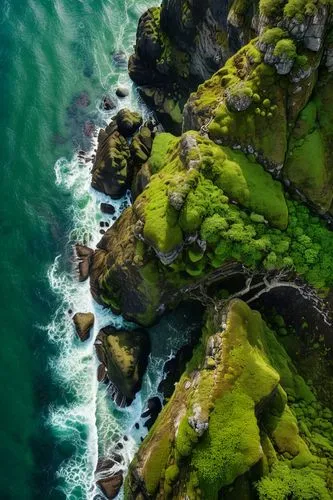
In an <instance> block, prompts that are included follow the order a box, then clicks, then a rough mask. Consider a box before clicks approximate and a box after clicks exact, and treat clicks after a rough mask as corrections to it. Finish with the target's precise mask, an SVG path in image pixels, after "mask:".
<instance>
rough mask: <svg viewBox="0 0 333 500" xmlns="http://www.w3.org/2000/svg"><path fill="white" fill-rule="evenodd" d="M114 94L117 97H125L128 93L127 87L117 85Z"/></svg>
mask: <svg viewBox="0 0 333 500" xmlns="http://www.w3.org/2000/svg"><path fill="white" fill-rule="evenodd" d="M116 95H117V96H118V97H127V96H128V95H129V90H128V88H127V87H125V86H123V85H119V87H118V88H117V90H116Z"/></svg>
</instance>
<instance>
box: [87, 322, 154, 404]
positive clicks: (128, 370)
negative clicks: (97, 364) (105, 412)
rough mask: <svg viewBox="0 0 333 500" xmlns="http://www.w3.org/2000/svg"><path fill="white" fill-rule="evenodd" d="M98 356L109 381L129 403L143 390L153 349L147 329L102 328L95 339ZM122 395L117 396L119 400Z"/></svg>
mask: <svg viewBox="0 0 333 500" xmlns="http://www.w3.org/2000/svg"><path fill="white" fill-rule="evenodd" d="M96 351H97V355H98V358H99V360H100V361H101V363H103V364H104V366H105V367H106V369H107V376H108V379H109V381H110V382H111V383H112V384H113V385H114V386H115V388H116V389H117V390H118V391H119V393H120V395H121V396H122V397H124V398H125V402H126V404H130V403H131V402H132V401H133V399H134V397H135V394H136V393H137V392H138V391H139V390H140V388H141V383H142V377H143V375H144V373H145V370H146V367H147V363H148V356H149V353H150V342H149V336H148V334H147V333H146V332H145V331H144V330H133V331H127V330H117V329H115V328H113V327H111V326H109V327H106V328H103V329H102V330H101V331H100V332H99V334H98V336H97V339H96ZM119 400H120V398H117V401H119Z"/></svg>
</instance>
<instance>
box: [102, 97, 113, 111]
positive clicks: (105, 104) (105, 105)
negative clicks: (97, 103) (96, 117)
mask: <svg viewBox="0 0 333 500" xmlns="http://www.w3.org/2000/svg"><path fill="white" fill-rule="evenodd" d="M101 107H102V109H104V111H111V110H112V109H114V108H115V107H116V105H115V103H114V102H113V100H112V98H111V97H110V96H108V95H106V96H104V97H103V99H102V102H101Z"/></svg>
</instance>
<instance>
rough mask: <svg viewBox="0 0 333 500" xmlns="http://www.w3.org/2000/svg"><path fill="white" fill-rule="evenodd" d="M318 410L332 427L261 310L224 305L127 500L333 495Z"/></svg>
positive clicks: (151, 438)
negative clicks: (314, 429)
mask: <svg viewBox="0 0 333 500" xmlns="http://www.w3.org/2000/svg"><path fill="white" fill-rule="evenodd" d="M314 408H316V410H315V413H316V412H317V411H318V414H321V415H322V416H321V418H322V420H323V421H325V422H326V425H327V429H328V428H330V429H331V428H332V424H331V423H330V416H331V413H330V410H328V409H326V410H325V409H324V408H322V407H321V406H320V404H319V403H318V402H317V401H316V398H315V396H314V394H313V393H312V392H311V390H310V389H309V387H308V386H307V385H306V383H305V382H304V380H303V379H302V377H300V376H299V375H298V374H297V372H296V370H295V367H294V365H293V364H292V362H291V360H290V358H289V356H288V355H287V353H286V351H285V350H284V349H283V347H282V346H281V345H280V344H279V342H278V340H277V338H276V336H275V334H274V332H273V331H271V330H270V329H269V328H268V327H267V325H266V324H265V323H264V322H263V320H262V319H261V317H260V315H259V313H257V312H254V311H251V310H250V308H249V307H248V306H247V305H246V304H245V303H243V302H241V301H232V302H230V303H229V304H228V305H227V306H220V307H215V308H214V309H212V310H210V311H209V312H208V314H207V319H206V325H205V328H204V330H203V335H202V339H201V343H200V345H199V346H198V347H197V349H196V351H195V353H194V355H193V358H192V360H191V361H190V362H189V364H188V365H187V368H186V372H185V373H184V375H183V376H182V378H181V379H180V381H179V383H178V384H177V385H176V388H175V391H174V394H173V396H172V398H171V399H170V401H169V402H168V403H167V405H166V406H165V408H164V409H163V411H162V413H161V414H160V416H159V418H158V420H157V422H156V423H155V425H154V427H153V428H152V430H151V432H150V433H149V435H148V437H147V438H146V439H145V441H144V443H143V444H142V446H141V448H140V450H139V452H138V454H137V456H136V458H135V459H134V461H133V462H132V464H131V466H130V470H129V475H128V477H127V484H126V486H125V492H126V498H128V499H139V498H164V499H167V498H172V499H182V498H190V499H201V498H202V499H205V500H206V499H217V498H221V497H223V498H226V499H229V498H241V499H247V498H253V496H252V495H253V494H256V495H257V497H258V496H259V498H260V499H272V500H273V499H277V498H281V499H284V498H309V499H310V498H318V499H319V498H320V499H322V500H324V499H327V500H328V499H329V498H330V493H329V491H328V489H327V488H326V484H325V481H326V480H329V481H331V480H332V463H333V462H332V456H333V455H332V452H333V448H332V449H331V451H330V452H329V453H327V448H326V445H327V443H328V441H327V440H326V438H325V437H324V436H322V444H321V445H320V444H319V442H320V438H319V437H318V435H317V434H316V433H315V432H314V433H313V434H312V433H311V432H310V430H309V428H311V425H312V423H313V417H311V415H313V414H314V413H313V411H311V410H313V409H314ZM307 426H309V428H308V427H307ZM300 428H301V429H302V430H303V434H302V435H304V429H305V428H308V432H307V434H306V436H304V437H301V436H300ZM330 433H331V430H330ZM315 443H316V445H317V446H316V445H315ZM310 450H311V451H310ZM325 457H328V458H325ZM218 495H220V496H218ZM276 495H280V496H276Z"/></svg>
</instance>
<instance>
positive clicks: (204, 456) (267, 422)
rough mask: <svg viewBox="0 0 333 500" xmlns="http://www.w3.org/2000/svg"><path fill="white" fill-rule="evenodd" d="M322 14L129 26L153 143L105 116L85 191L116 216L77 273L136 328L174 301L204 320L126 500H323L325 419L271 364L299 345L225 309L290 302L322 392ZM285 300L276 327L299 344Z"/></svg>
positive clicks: (327, 93)
mask: <svg viewBox="0 0 333 500" xmlns="http://www.w3.org/2000/svg"><path fill="white" fill-rule="evenodd" d="M331 4H332V2H331V0H318V1H316V2H315V1H310V0H261V1H260V2H258V1H251V0H235V1H229V2H221V1H219V2H218V1H216V0H207V1H203V0H201V1H200V2H199V1H196V0H178V1H175V0H164V1H163V2H162V6H161V7H156V8H153V9H149V10H148V11H147V12H146V13H145V14H144V15H143V16H142V18H141V20H140V23H139V27H138V33H137V43H136V48H135V54H134V55H133V56H132V58H131V60H130V64H129V71H130V75H131V76H132V78H133V79H134V81H135V82H137V83H138V84H139V85H140V86H141V94H142V95H143V97H144V98H145V99H146V101H147V102H148V103H149V104H151V105H152V106H153V108H154V110H155V111H156V113H157V116H158V117H159V118H160V119H161V120H162V122H163V124H164V126H165V128H166V132H164V133H160V129H156V127H154V126H153V125H149V124H147V123H146V124H145V125H142V124H141V120H140V118H139V117H135V116H134V117H133V115H131V114H128V113H130V112H127V122H130V123H132V124H133V122H134V125H133V127H134V128H131V127H130V128H131V130H130V131H129V130H128V127H129V126H127V127H125V130H124V126H123V125H121V124H120V122H119V120H121V119H123V118H124V117H122V116H118V117H115V119H114V121H113V123H112V124H110V125H109V127H108V128H107V129H106V130H105V132H102V133H101V136H100V144H99V148H98V151H97V156H96V162H95V166H94V171H93V180H94V176H95V177H96V182H100V183H102V184H103V188H102V190H103V191H104V192H106V193H108V194H110V195H113V196H118V195H120V194H121V193H123V192H124V189H125V188H129V187H131V188H132V194H133V204H132V206H130V207H129V208H127V209H126V210H125V212H123V214H122V215H121V217H120V218H119V219H118V220H117V222H116V223H115V224H114V226H113V227H112V228H110V229H109V230H108V231H106V233H105V234H104V236H103V238H102V240H101V241H100V243H99V244H98V248H97V250H96V251H95V253H94V255H93V256H92V258H91V262H89V264H90V267H89V271H90V279H91V290H92V294H93V296H94V298H95V299H96V300H97V301H98V302H99V303H101V304H103V305H104V306H106V307H110V308H111V309H112V310H113V311H114V312H115V313H119V314H123V316H124V317H125V318H126V319H128V320H131V321H134V322H135V323H138V324H140V325H144V326H149V325H151V324H153V323H154V322H156V321H158V319H159V317H160V316H161V315H162V314H163V313H164V312H165V311H166V310H168V309H169V310H170V309H173V308H175V307H176V306H177V305H178V304H179V303H180V302H181V301H182V300H184V299H186V300H188V299H195V300H200V301H201V303H202V304H203V305H204V306H205V307H206V308H207V316H206V320H207V321H206V326H205V328H204V331H203V334H202V339H201V342H200V344H199V345H198V347H197V348H196V350H195V352H194V355H193V359H192V360H191V361H190V363H189V364H188V366H187V368H186V370H185V372H184V374H183V376H182V377H181V379H180V381H179V383H178V384H177V385H176V388H175V391H174V394H173V396H172V397H171V399H170V401H169V402H168V403H167V404H166V406H165V407H164V409H163V410H162V412H161V414H160V416H159V418H158V420H157V422H156V424H155V425H154V426H153V428H152V429H151V431H150V433H149V435H148V437H147V439H146V440H145V441H144V443H143V444H142V446H141V447H140V449H139V451H138V453H137V455H136V457H135V459H134V461H133V462H132V464H131V466H130V470H129V475H128V478H127V481H126V489H125V496H126V498H128V499H138V500H139V499H140V500H141V499H143V498H148V499H149V498H151V499H153V498H160V499H162V498H163V499H167V498H175V499H177V498H179V499H181V498H189V499H191V500H192V499H197V498H198V499H199V498H202V499H204V500H209V499H217V498H219V497H221V496H222V497H223V498H226V499H235V498H237V499H238V498H241V499H243V498H244V499H250V498H260V499H261V500H263V499H271V500H277V499H281V500H286V499H289V498H295V499H301V498H302V499H309V500H310V499H321V500H325V499H328V498H331V497H332V488H333V483H332V459H333V455H332V452H333V446H332V439H333V435H332V423H331V418H332V413H331V409H329V408H324V406H323V404H322V403H321V402H320V401H319V400H317V395H316V390H314V387H313V386H312V383H311V380H310V381H309V385H307V384H306V383H305V382H304V380H303V379H302V377H301V376H300V375H299V373H298V368H296V366H295V365H294V364H293V363H292V361H291V358H290V357H289V354H288V353H287V351H288V352H289V353H290V354H291V353H293V354H294V355H295V359H297V356H298V355H299V353H300V351H301V347H297V348H295V345H296V344H297V343H295V345H292V343H291V342H290V343H289V344H288V339H287V341H286V342H282V341H281V342H280V341H279V340H278V339H277V337H276V335H275V333H274V331H273V330H272V328H270V327H268V326H267V324H266V323H265V322H264V321H263V320H262V318H261V317H260V315H259V313H257V312H254V311H252V310H251V309H250V308H249V307H248V306H247V305H246V303H245V302H241V301H240V300H238V299H235V297H238V298H239V297H242V298H243V299H244V301H247V302H249V303H252V302H253V301H254V300H256V302H255V304H256V307H257V306H258V307H260V306H261V305H262V304H263V302H261V300H262V297H263V295H264V294H265V293H267V292H268V291H270V290H272V289H274V287H276V288H279V287H281V288H283V287H284V288H286V287H289V288H290V289H293V290H294V291H295V290H296V291H297V292H298V293H299V294H300V296H301V297H302V300H303V302H302V307H303V308H304V307H306V306H304V303H305V304H309V305H311V307H312V308H313V309H314V310H315V311H316V315H318V316H316V317H318V318H320V320H321V321H323V322H324V323H325V335H322V334H321V331H320V323H319V322H318V324H317V325H314V326H312V328H313V329H314V330H315V331H316V332H315V334H313V336H315V335H316V336H317V337H318V339H319V340H318V342H317V341H316V342H313V346H315V345H316V346H317V347H316V348H314V347H313V349H317V352H318V356H313V360H315V359H316V361H313V362H314V365H313V366H316V367H317V371H318V373H316V375H315V376H314V379H315V380H316V383H317V385H318V380H320V378H321V375H320V374H321V373H325V377H323V378H322V380H327V378H330V377H331V372H330V370H331V365H330V364H329V363H327V360H328V359H330V356H331V355H330V351H329V348H328V347H326V343H327V341H328V344H329V345H330V346H331V343H330V342H331V340H330V339H329V338H328V337H331V331H332V317H331V316H330V312H332V311H329V310H327V308H328V309H329V307H330V308H331V309H332V299H331V297H332V288H333V232H332V231H331V226H330V224H331V223H332V215H333V213H332V212H333V204H332V202H333V165H332V161H333V160H332V139H333V136H332V134H333V122H332V120H333V119H332V116H331V108H332V99H333V80H332V78H333V76H332V75H333V73H332V70H333V41H332V40H333V39H332V27H333V22H332V5H331ZM191 91H192V93H191V95H189V94H190V92H191ZM134 118H135V119H134ZM127 125H128V124H127ZM137 129H138V130H137ZM170 132H173V133H170ZM125 164H126V165H125ZM120 169H122V170H120ZM110 172H111V174H110ZM119 173H120V174H121V176H122V178H119V176H118V174H119ZM109 175H111V177H110V176H109ZM114 179H116V184H115V182H114ZM119 179H120V183H119ZM110 185H111V186H112V189H113V187H114V186H115V185H116V191H117V192H116V193H115V192H114V191H112V192H109V191H108V190H109V186H110ZM282 295H283V293H282V292H281V296H282ZM280 300H281V303H282V302H283V301H282V299H281V298H280ZM291 302H292V301H291ZM299 303H300V302H297V301H295V303H294V304H288V314H289V316H290V315H292V313H293V307H294V313H295V315H297V318H298V322H301V323H302V327H301V328H299V331H302V332H303V331H307V330H306V327H304V329H303V324H305V323H306V321H305V320H304V318H303V316H302V311H299V310H297V311H296V310H295V308H296V307H298V306H297V304H299ZM212 304H213V305H212ZM284 306H285V305H284ZM285 308H286V309H287V307H286V306H285ZM282 313H283V311H282ZM283 321H284V320H283V318H282V322H283ZM280 323H281V321H280ZM278 330H279V331H280V333H281V336H283V335H284V334H285V331H286V328H285V327H284V326H281V324H280V326H279V327H278ZM282 331H283V333H282ZM327 332H328V333H327ZM298 333H299V332H298ZM311 335H312V334H311ZM280 340H281V339H280ZM282 344H283V345H284V346H285V348H284V347H283V346H282ZM305 344H306V343H305V342H303V339H302V342H301V341H300V343H299V344H297V346H303V347H302V349H303V348H304V345H305ZM311 352H312V351H311ZM302 354H304V359H307V360H308V359H309V360H311V355H309V353H308V352H307V351H306V349H305V348H304V352H303V353H302ZM324 364H325V365H326V367H325V368H324V367H323V365H324ZM327 364H329V367H327ZM299 365H300V366H301V367H303V368H304V363H303V364H302V362H299ZM311 369H312V367H309V366H308V367H307V369H306V370H305V371H304V370H303V371H302V373H306V374H307V376H308V378H311V376H310V372H311ZM120 384H121V381H119V385H120ZM310 386H311V390H310ZM328 387H331V385H330V384H328ZM125 389H126V388H125ZM328 392H330V390H329V389H328V390H327V391H323V390H319V391H318V394H319V396H318V397H320V398H323V399H324V400H325V401H326V402H327V404H329V405H331V403H332V398H331V396H329V395H327V393H328ZM133 395H134V392H133V391H130V393H129V394H128V396H127V397H128V400H131V399H132V398H133Z"/></svg>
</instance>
